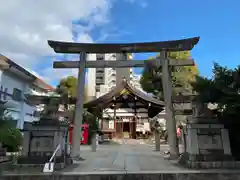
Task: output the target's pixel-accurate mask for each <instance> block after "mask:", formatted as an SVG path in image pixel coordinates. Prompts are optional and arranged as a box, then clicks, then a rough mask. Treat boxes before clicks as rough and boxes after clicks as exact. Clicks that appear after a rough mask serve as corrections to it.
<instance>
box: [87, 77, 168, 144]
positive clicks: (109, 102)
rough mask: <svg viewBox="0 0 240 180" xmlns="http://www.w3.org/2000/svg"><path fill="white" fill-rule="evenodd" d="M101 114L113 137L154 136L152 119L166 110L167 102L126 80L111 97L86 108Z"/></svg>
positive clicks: (101, 122) (105, 128)
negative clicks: (151, 133)
mask: <svg viewBox="0 0 240 180" xmlns="http://www.w3.org/2000/svg"><path fill="white" fill-rule="evenodd" d="M84 107H85V108H87V109H88V111H89V112H91V113H93V114H98V115H99V116H100V118H99V126H100V129H101V131H102V133H103V134H104V135H105V136H108V137H109V138H112V137H121V138H122V137H124V138H133V139H136V138H137V137H138V136H140V135H142V134H148V133H150V123H149V118H152V117H154V116H156V115H157V114H159V113H160V112H161V111H163V109H164V102H162V101H159V100H157V99H155V98H153V97H151V96H149V95H147V94H145V93H144V92H142V91H140V90H138V89H136V88H134V87H133V86H132V85H131V84H130V83H129V82H128V81H126V80H125V79H123V80H122V82H121V83H119V84H118V85H117V86H116V87H115V88H113V89H112V90H111V91H110V92H108V93H107V94H105V95H103V96H101V97H99V98H97V99H95V100H92V101H89V102H87V103H86V104H85V105H84Z"/></svg>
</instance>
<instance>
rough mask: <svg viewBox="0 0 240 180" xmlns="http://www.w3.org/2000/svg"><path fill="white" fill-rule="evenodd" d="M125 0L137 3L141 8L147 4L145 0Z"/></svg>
mask: <svg viewBox="0 0 240 180" xmlns="http://www.w3.org/2000/svg"><path fill="white" fill-rule="evenodd" d="M125 1H126V2H128V3H131V4H138V5H140V6H141V7H142V8H145V7H147V6H148V3H147V1H146V0H125Z"/></svg>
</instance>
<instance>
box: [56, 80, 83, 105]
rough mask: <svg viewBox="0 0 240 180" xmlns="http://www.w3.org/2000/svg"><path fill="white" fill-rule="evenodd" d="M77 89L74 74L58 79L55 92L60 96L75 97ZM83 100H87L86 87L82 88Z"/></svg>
mask: <svg viewBox="0 0 240 180" xmlns="http://www.w3.org/2000/svg"><path fill="white" fill-rule="evenodd" d="M76 91H77V78H76V77H74V76H68V77H66V78H63V79H61V80H60V83H59V84H58V85H57V88H56V92H57V93H58V94H60V95H62V96H71V97H76ZM84 100H85V101H86V100H87V89H86V88H85V90H84Z"/></svg>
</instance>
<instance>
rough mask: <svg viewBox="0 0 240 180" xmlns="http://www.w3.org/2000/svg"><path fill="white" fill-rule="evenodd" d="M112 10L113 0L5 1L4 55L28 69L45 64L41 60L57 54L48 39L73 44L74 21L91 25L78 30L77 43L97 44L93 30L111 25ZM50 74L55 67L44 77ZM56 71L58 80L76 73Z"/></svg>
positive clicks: (0, 35) (0, 24)
mask: <svg viewBox="0 0 240 180" xmlns="http://www.w3.org/2000/svg"><path fill="white" fill-rule="evenodd" d="M110 7H111V0H50V1H49V0H41V1H33V0H21V1H19V0H3V1H2V2H1V6H0V42H1V43H0V49H1V54H3V55H5V56H7V57H9V58H11V59H12V60H14V61H15V62H17V63H19V64H20V65H22V66H24V67H26V68H28V69H32V68H36V67H37V66H38V65H40V64H41V63H44V62H41V61H42V59H41V61H40V58H41V57H43V56H49V55H54V53H53V51H52V49H51V48H50V47H49V46H48V44H47V40H48V39H51V40H58V41H72V20H84V21H87V22H89V23H88V25H86V26H80V25H78V26H76V27H75V28H77V31H78V32H79V36H78V39H77V41H79V42H93V39H92V37H91V36H90V35H89V30H91V29H92V28H94V27H95V26H97V25H102V24H104V23H106V22H108V19H107V18H108V12H109V9H110ZM50 69H51V70H50ZM50 71H52V72H53V70H52V68H49V69H44V70H43V71H40V74H42V75H43V76H47V75H49V74H48V72H50ZM55 71H56V73H59V74H58V75H59V77H58V78H60V77H61V76H62V75H63V74H64V72H65V73H68V72H69V73H70V74H71V72H72V71H69V70H66V71H65V70H54V72H55ZM73 74H74V73H73ZM50 75H52V74H50ZM49 78H50V79H51V76H49ZM45 79H46V78H45Z"/></svg>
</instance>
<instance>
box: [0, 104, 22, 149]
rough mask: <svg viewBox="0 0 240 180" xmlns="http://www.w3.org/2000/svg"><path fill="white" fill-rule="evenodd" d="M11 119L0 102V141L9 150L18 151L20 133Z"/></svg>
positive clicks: (20, 138) (20, 139)
mask: <svg viewBox="0 0 240 180" xmlns="http://www.w3.org/2000/svg"><path fill="white" fill-rule="evenodd" d="M13 120H14V119H13V118H12V117H11V115H10V114H9V111H8V110H7V108H5V107H4V104H0V142H1V143H2V146H3V147H4V148H7V151H9V152H15V151H18V150H19V148H20V146H21V144H22V134H21V132H20V131H19V129H17V128H16V127H15V124H14V123H12V122H13Z"/></svg>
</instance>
